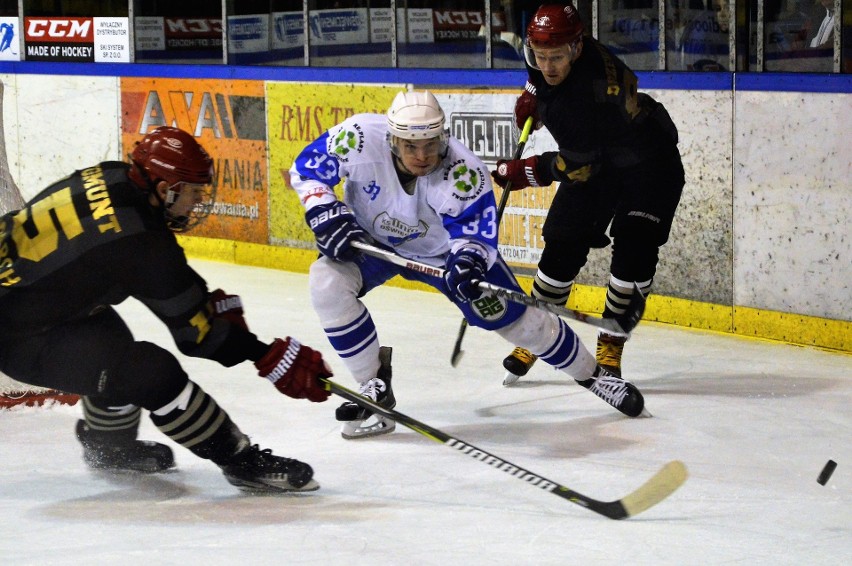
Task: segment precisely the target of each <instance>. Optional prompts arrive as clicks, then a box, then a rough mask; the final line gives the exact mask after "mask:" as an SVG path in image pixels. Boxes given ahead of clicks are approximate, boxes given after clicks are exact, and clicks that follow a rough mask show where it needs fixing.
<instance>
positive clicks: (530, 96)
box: [515, 81, 541, 130]
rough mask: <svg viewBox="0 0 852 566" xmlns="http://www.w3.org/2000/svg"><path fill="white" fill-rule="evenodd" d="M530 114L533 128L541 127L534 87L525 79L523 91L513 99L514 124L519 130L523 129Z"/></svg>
mask: <svg viewBox="0 0 852 566" xmlns="http://www.w3.org/2000/svg"><path fill="white" fill-rule="evenodd" d="M530 116H532V119H533V126H532V127H533V130H537V129H539V128H541V118H540V117H539V115H538V102H537V101H536V99H535V87H534V86H533V85H532V84H531V83H530V82H529V81H527V84H526V85H525V86H524V92H522V93H521V96H519V97H518V99H517V100H516V101H515V124H517V126H518V129H519V130H523V129H524V124H525V123H526V121H527V118H529V117H530Z"/></svg>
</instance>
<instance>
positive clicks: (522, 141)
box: [450, 116, 533, 367]
mask: <svg viewBox="0 0 852 566" xmlns="http://www.w3.org/2000/svg"><path fill="white" fill-rule="evenodd" d="M532 125H533V119H532V116H529V117H528V118H527V121H526V122H524V129H523V130H521V136H520V137H519V138H518V147H517V149H515V154H514V155H513V156H512V160H517V159H520V158H521V154H523V152H524V146H525V145H527V138H528V137H530V130H532ZM511 192H512V181H509V182H507V183H506V186H505V187H503V194H502V195H500V204H499V205H497V227H498V228H499V227H500V221H501V220H502V219H503V211H504V210H505V209H506V204H507V203H508V202H509V194H511ZM466 330H467V319H466V318H462V321H461V325H460V326H459V334H458V336H456V343H455V344H454V345H453V353H452V355H451V356H450V365H451V366H453V367H456V366H457V365H458V363H459V360H461V358H462V354H463V353H464V352H463V351H462V349H461V345H462V340H463V339H464V333H465V331H466Z"/></svg>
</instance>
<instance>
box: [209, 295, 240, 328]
mask: <svg viewBox="0 0 852 566" xmlns="http://www.w3.org/2000/svg"><path fill="white" fill-rule="evenodd" d="M208 303H209V304H210V308H211V310H212V311H213V316H214V317H216V318H222V319H225V320H227V321H228V322H230V323H231V324H236V325H237V326H239V327H241V328H243V329H244V330H248V324H246V319H245V318H243V314H244V313H243V301H242V299H240V297H239V295H228V294H226V293H225V291H223V290H222V289H216V290H215V291H213V292H212V293H210V297H209V298H208Z"/></svg>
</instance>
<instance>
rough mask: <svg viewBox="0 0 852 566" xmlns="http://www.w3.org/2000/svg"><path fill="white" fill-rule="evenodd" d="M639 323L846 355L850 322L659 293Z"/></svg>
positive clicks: (197, 241)
mask: <svg viewBox="0 0 852 566" xmlns="http://www.w3.org/2000/svg"><path fill="white" fill-rule="evenodd" d="M178 241H179V242H180V244H181V246H183V249H184V250H185V252H186V254H187V256H190V257H195V258H199V259H209V260H214V261H223V262H227V263H234V264H237V265H250V266H254V267H266V268H271V269H281V270H284V271H292V272H295V273H307V272H308V269H309V268H310V265H311V263H313V262H314V260H315V259H316V258H317V252H316V250H315V249H309V250H308V249H297V248H287V247H282V246H269V245H264V244H252V243H247V242H233V241H230V240H219V239H216V238H200V237H195V236H178ZM518 280H519V282H520V284H521V287H523V289H524V290H525V291H527V292H529V291H530V289H531V288H532V279H531V278H529V277H519V278H518ZM389 284H391V285H394V286H397V287H402V288H405V289H416V290H418V291H434V289H433V288H432V287H429V286H428V285H424V284H423V283H419V282H416V281H408V280H407V279H403V278H401V277H395V278H394V279H392V280H391V281H390V282H389ZM605 293H606V289H605V288H603V287H592V286H589V285H575V286H574V289H573V291H572V292H571V300H570V301H569V303H568V305H567V306H568V308H570V309H574V310H579V311H582V312H588V313H600V310H601V305H603V303H604V297H605ZM644 320H650V321H656V322H662V323H666V324H674V325H677V326H683V327H686V328H697V329H701V330H712V331H717V332H724V333H727V334H735V335H737V336H744V337H753V338H763V339H768V340H777V341H780V342H786V343H789V344H799V345H806V346H816V347H819V348H826V349H830V350H837V351H840V352H845V353H852V323H850V322H849V321H843V320H834V319H828V318H820V317H816V316H807V315H802V314H794V313H784V312H777V311H770V310H762V309H755V308H751V307H740V306H734V307H731V306H727V305H716V304H712V303H701V302H698V301H691V300H688V299H679V298H675V297H665V296H661V295H651V296H650V297H649V298H648V305H647V308H646V310H645V318H644Z"/></svg>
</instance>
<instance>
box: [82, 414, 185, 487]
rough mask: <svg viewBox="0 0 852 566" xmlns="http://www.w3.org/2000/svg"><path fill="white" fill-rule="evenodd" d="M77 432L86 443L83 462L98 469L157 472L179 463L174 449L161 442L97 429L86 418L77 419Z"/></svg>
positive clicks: (83, 443) (144, 472)
mask: <svg viewBox="0 0 852 566" xmlns="http://www.w3.org/2000/svg"><path fill="white" fill-rule="evenodd" d="M134 432H135V431H134ZM76 433H77V440H79V441H80V444H82V445H83V461H84V462H85V463H86V464H87V465H88V466H89V467H90V468H93V469H95V470H108V471H112V472H138V473H143V474H153V473H157V472H163V471H166V470H168V469H169V468H173V467H174V465H175V458H174V455H173V454H172V449H171V448H169V447H168V446H166V445H164V444H160V443H159V442H151V441H148V440H136V439H135V438H129V437H127V435H121V434H119V433H109V432H101V431H95V430H92V429H91V428H90V427H89V425H87V424H86V421H84V420H82V419H80V420H79V421H77V428H76Z"/></svg>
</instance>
